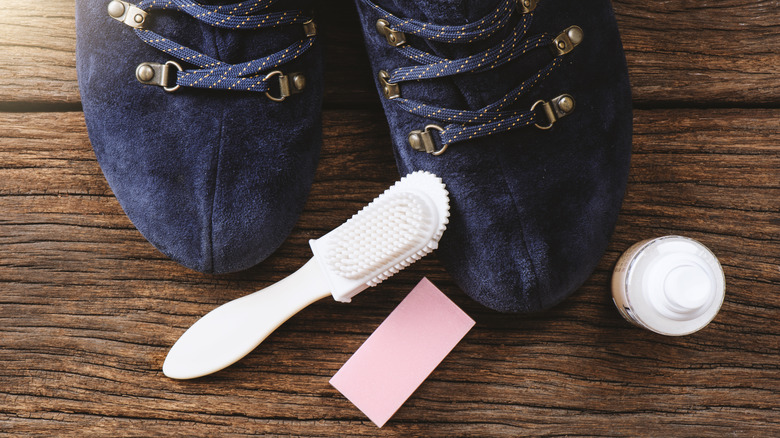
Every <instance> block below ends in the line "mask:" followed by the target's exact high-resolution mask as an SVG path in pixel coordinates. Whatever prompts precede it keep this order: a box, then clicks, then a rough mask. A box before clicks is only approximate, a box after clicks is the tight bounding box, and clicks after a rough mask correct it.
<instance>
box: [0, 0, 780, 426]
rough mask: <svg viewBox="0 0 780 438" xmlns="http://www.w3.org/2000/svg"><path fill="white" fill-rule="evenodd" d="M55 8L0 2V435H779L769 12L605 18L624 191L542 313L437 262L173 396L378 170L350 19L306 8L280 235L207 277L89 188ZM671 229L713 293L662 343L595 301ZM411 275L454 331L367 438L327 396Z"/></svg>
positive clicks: (288, 332)
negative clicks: (314, 116)
mask: <svg viewBox="0 0 780 438" xmlns="http://www.w3.org/2000/svg"><path fill="white" fill-rule="evenodd" d="M73 3H74V2H73V0H52V1H49V2H24V1H21V0H3V1H2V2H0V56H1V57H2V58H3V59H4V60H5V63H4V64H3V65H0V74H2V76H0V254H2V255H0V290H1V291H2V292H0V436H13V437H17V436H32V435H39V436H78V437H81V436H210V437H213V436H246V435H257V434H272V435H297V436H403V437H407V436H448V437H449V436H480V437H482V436H528V435H575V436H582V435H589V436H638V435H654V436H665V437H666V436H695V437H701V436H762V437H763V436H780V372H778V371H780V369H779V368H780V324H778V321H780V293H778V291H780V268H779V267H780V202H779V200H780V109H779V108H778V104H780V73H778V71H779V70H778V68H777V66H778V65H780V1H778V0H770V1H747V0H718V1H716V0H701V1H696V2H692V1H687V0H669V1H663V2H646V1H643V0H616V1H614V2H613V3H614V6H615V10H616V13H617V16H618V21H619V25H620V26H621V33H622V36H623V41H624V44H625V47H626V53H627V58H628V62H629V69H630V74H631V80H632V84H633V87H634V88H633V92H634V102H635V105H636V106H637V108H639V109H638V110H636V111H635V126H634V149H633V153H634V156H633V161H632V167H631V175H630V181H629V188H628V192H627V195H626V199H625V202H624V205H623V209H622V211H621V215H620V218H619V220H618V226H617V229H616V232H615V235H614V237H613V239H612V243H611V245H610V247H609V249H608V251H607V253H606V255H605V256H604V257H603V259H602V260H601V262H600V264H599V266H598V268H597V270H596V272H595V273H594V275H593V276H592V277H591V278H590V279H589V280H588V282H587V283H586V284H585V285H584V286H583V287H582V288H581V290H580V291H578V292H577V293H576V294H575V295H574V296H573V297H571V298H570V299H568V300H567V301H566V302H564V303H563V304H562V305H560V306H558V307H556V308H555V309H553V310H551V311H548V312H544V313H541V314H537V315H531V316H523V317H518V316H515V315H503V314H497V313H495V312H491V311H488V310H486V309H484V308H481V307H480V306H479V305H477V304H475V303H473V302H472V301H471V300H469V299H468V298H467V297H465V295H463V293H462V292H460V291H459V290H458V288H457V286H456V285H455V284H454V283H453V282H452V281H451V280H450V278H449V276H448V274H447V273H446V272H445V271H444V270H443V269H442V267H441V266H440V264H439V263H438V261H437V260H436V258H435V255H434V256H431V257H428V258H426V259H423V260H422V261H420V262H418V263H416V264H415V265H413V266H412V267H411V268H409V269H407V270H405V271H403V272H401V273H400V274H398V275H396V276H394V277H393V278H391V279H390V280H388V281H387V282H385V283H383V284H382V285H381V287H380V288H378V289H376V290H373V291H371V292H365V293H364V294H361V295H360V296H359V297H357V298H356V299H355V300H354V302H353V303H352V304H349V305H343V304H338V303H335V302H333V301H329V300H324V301H322V302H319V303H317V304H316V305H314V306H311V307H310V308H308V309H306V310H304V311H303V312H302V313H300V314H299V315H297V316H295V317H294V318H293V319H291V320H290V321H288V323H286V324H285V325H284V326H282V328H281V329H280V330H279V331H277V332H276V333H275V334H273V335H272V336H271V337H270V338H268V339H267V340H266V341H265V342H264V343H263V345H262V348H260V349H258V350H257V351H255V352H253V353H251V354H250V355H249V356H247V357H246V358H245V359H244V360H242V361H240V362H239V363H238V364H236V365H235V366H233V367H231V368H229V369H227V370H224V371H222V372H220V373H217V374H214V375H212V376H208V377H205V378H203V379H198V380H195V381H186V382H180V381H173V380H170V379H167V378H166V377H164V376H163V375H162V372H161V370H160V368H161V365H162V361H163V359H164V357H165V354H166V353H167V350H168V348H170V345H171V344H172V343H173V342H174V341H175V340H176V339H177V338H178V336H179V335H180V334H181V333H182V332H183V331H184V330H185V329H186V328H187V327H189V325H191V324H192V323H193V322H194V321H195V320H197V318H198V317H200V316H201V315H203V314H205V313H206V312H207V311H209V310H210V309H212V308H213V307H215V306H216V305H218V304H221V303H224V302H225V301H227V300H230V299H233V298H237V297H239V296H242V295H244V294H246V293H248V292H251V291H254V290H256V289H259V288H262V287H264V286H267V285H268V284H271V283H272V282H275V281H277V280H279V279H281V278H283V277H285V276H286V275H288V274H289V273H291V272H293V271H294V270H295V269H296V268H297V267H299V266H300V265H302V264H303V263H304V262H305V261H306V260H307V259H308V258H309V256H310V254H309V250H308V246H307V243H306V242H307V241H308V239H310V238H316V237H318V236H320V235H322V234H324V233H325V232H327V231H329V230H331V229H332V228H334V227H336V226H338V225H340V224H341V223H343V222H344V220H345V219H347V218H348V217H349V216H351V215H352V214H353V213H354V212H355V211H356V210H358V209H359V208H361V207H362V206H363V205H364V204H365V203H366V202H367V201H368V200H370V199H372V198H373V197H375V196H376V195H377V194H378V193H380V192H381V191H382V190H384V189H385V188H386V187H387V186H388V185H389V184H391V183H392V182H393V181H394V180H395V179H396V178H397V173H396V171H395V165H394V162H393V157H392V152H391V150H390V147H389V133H388V128H387V124H386V122H385V120H384V116H383V114H382V113H381V110H380V108H379V105H378V99H377V97H376V93H375V91H374V90H373V88H372V87H373V84H372V80H371V78H370V74H369V67H368V61H367V58H366V55H365V50H364V48H363V41H362V36H361V35H360V32H359V28H358V23H357V21H356V20H357V15H356V13H355V11H354V8H353V7H352V6H351V2H350V1H349V0H336V1H334V2H320V3H318V16H319V18H318V24H319V26H320V30H321V32H320V33H321V34H322V36H323V42H324V44H325V49H326V54H327V57H326V75H325V79H326V108H327V110H326V111H325V113H324V137H325V140H324V146H323V155H322V159H321V162H320V165H319V167H318V170H317V175H316V181H315V184H314V186H313V188H312V192H311V195H310V198H309V200H308V202H307V204H306V208H305V211H304V213H303V215H302V217H301V219H300V221H299V223H298V224H297V226H296V228H295V229H294V231H293V233H292V235H291V236H290V237H289V238H288V239H287V241H286V242H285V244H284V245H283V246H282V247H281V248H280V249H279V250H278V251H277V252H276V253H275V254H274V255H273V256H272V257H271V258H269V259H268V260H266V261H265V262H263V263H262V264H260V265H259V266H257V267H255V268H252V269H249V270H247V271H244V272H241V273H237V274H230V275H220V276H209V275H204V274H199V273H196V272H193V271H189V270H187V269H185V268H183V267H181V266H179V265H178V264H176V263H174V262H172V261H170V260H168V259H166V258H165V257H164V256H163V255H161V254H160V253H159V252H157V251H156V250H155V249H154V248H153V247H152V246H151V245H150V244H149V243H148V242H146V241H145V240H144V239H143V237H141V235H140V234H139V233H138V231H137V230H135V228H134V227H133V226H132V224H131V223H130V221H129V220H128V219H127V217H126V216H125V215H124V214H123V212H122V210H121V208H120V207H119V204H118V203H117V201H116V199H115V198H114V196H113V194H112V193H111V190H110V189H109V187H108V185H107V184H106V182H105V180H104V178H103V176H102V174H101V172H100V169H99V167H98V165H97V163H96V161H95V158H94V154H93V153H92V150H91V148H90V145H89V141H88V139H87V135H86V132H85V127H84V122H83V115H82V114H81V113H80V112H79V105H80V104H79V97H78V89H77V84H76V75H75V68H74V67H75V56H74V53H73V50H74V47H75V31H74V29H73V27H74V19H73ZM712 107H715V108H716V109H707V108H712ZM730 107H733V108H730ZM690 108H698V109H690ZM3 111H5V112H3ZM345 167H348V168H349V169H350V172H349V173H348V174H345V172H344V168H345ZM672 233H675V234H682V235H686V236H689V237H693V238H696V239H698V240H700V241H702V242H703V243H705V244H706V245H708V246H709V247H710V248H711V249H712V250H713V251H714V252H715V254H716V255H717V256H718V257H719V259H720V261H721V263H722V264H723V266H724V269H725V271H726V279H727V295H726V301H725V303H724V306H723V309H722V311H721V313H720V314H719V315H718V317H717V318H716V319H715V321H714V322H713V323H712V324H711V325H710V326H709V327H707V328H706V329H705V330H703V331H701V332H699V333H696V334H694V335H691V336H686V337H680V338H668V337H662V336H659V335H654V334H652V333H649V332H646V331H642V330H640V329H637V328H634V327H632V326H630V325H629V324H628V323H626V322H625V321H623V320H622V319H621V318H620V316H619V315H618V313H617V312H616V311H615V309H614V306H613V304H612V303H611V300H610V295H609V278H610V273H611V269H612V267H613V266H614V263H615V261H616V260H617V258H618V256H619V255H620V253H621V252H622V251H624V250H625V249H626V248H627V247H628V246H630V245H631V244H633V243H634V242H636V241H638V240H642V239H645V238H650V237H655V236H660V235H665V234H672ZM423 275H425V276H428V277H429V278H430V279H431V280H432V281H434V283H436V284H437V285H438V286H439V287H440V288H441V289H442V290H443V291H444V292H445V293H446V294H447V295H448V296H450V297H451V298H452V299H453V300H454V301H455V302H456V303H457V304H458V305H459V306H461V307H462V308H463V309H464V310H466V312H467V313H469V314H470V315H471V316H472V317H473V318H474V319H475V320H476V321H477V325H476V327H475V328H474V329H473V330H472V331H471V332H470V333H469V334H468V335H467V337H466V338H465V339H464V341H463V342H462V343H461V344H459V345H458V346H457V347H456V349H455V350H454V351H453V353H452V354H451V355H450V356H448V357H447V359H445V361H444V362H443V363H442V364H441V366H439V367H438V368H437V369H436V371H434V373H433V374H432V375H431V376H430V378H429V379H428V380H426V382H425V383H424V384H423V385H422V386H421V387H420V389H419V390H418V391H417V392H415V394H414V395H413V396H412V397H411V398H410V400H409V401H408V402H407V403H406V404H405V405H404V406H403V407H402V408H401V410H400V411H399V412H398V413H397V414H396V415H395V416H394V417H393V419H391V421H390V422H389V423H388V424H387V425H386V426H385V427H384V428H382V429H377V428H376V427H375V426H374V425H373V424H372V423H370V422H369V421H368V420H367V419H366V418H365V417H364V416H363V415H362V414H361V413H360V412H359V411H358V410H357V409H356V408H355V407H354V406H352V405H351V404H350V403H349V402H348V401H347V400H345V399H344V397H343V396H341V395H340V394H339V393H338V392H337V391H336V390H335V389H333V388H332V387H331V386H330V385H329V384H328V380H329V378H330V377H331V376H332V375H333V374H334V373H335V372H336V370H338V369H339V367H340V366H341V365H342V364H343V363H344V362H345V361H346V359H347V358H348V357H349V356H350V355H351V354H352V353H353V352H354V351H355V350H356V349H357V348H358V346H359V345H360V344H361V343H362V342H363V341H364V340H365V339H366V337H367V336H368V335H369V334H370V333H371V332H372V331H373V330H374V329H375V328H376V326H377V325H378V324H379V323H380V322H381V321H382V320H383V319H384V318H385V317H386V316H387V315H388V314H389V312H390V311H391V310H392V309H393V308H394V307H395V306H396V305H397V304H398V302H400V300H401V299H402V298H403V297H404V296H405V294H406V293H407V292H408V291H409V290H410V289H411V288H412V287H413V286H414V284H416V282H417V281H418V280H419V279H420V278H421V277H422V276H423Z"/></svg>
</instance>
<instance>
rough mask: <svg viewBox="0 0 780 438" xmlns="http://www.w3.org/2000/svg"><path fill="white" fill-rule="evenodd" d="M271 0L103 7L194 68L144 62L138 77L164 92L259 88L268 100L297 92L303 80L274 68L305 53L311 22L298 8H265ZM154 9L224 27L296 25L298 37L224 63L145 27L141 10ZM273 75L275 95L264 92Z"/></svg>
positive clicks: (312, 33) (147, 0)
mask: <svg viewBox="0 0 780 438" xmlns="http://www.w3.org/2000/svg"><path fill="white" fill-rule="evenodd" d="M277 1H278V0H250V1H246V2H241V3H234V4H229V5H203V4H199V3H196V2H194V1H191V0H164V1H161V0H142V1H141V2H140V3H138V4H136V5H133V4H130V3H127V2H123V1H118V0H114V1H112V2H111V3H110V4H109V7H108V11H109V15H111V16H112V17H113V18H115V19H117V20H119V21H122V22H124V23H126V24H128V25H130V26H132V27H133V28H134V30H135V33H136V35H138V37H139V38H140V39H141V40H142V41H143V42H144V43H146V44H148V45H150V46H152V47H154V48H156V49H158V50H160V51H161V52H163V53H166V54H168V55H170V56H172V57H175V58H177V59H179V60H180V61H182V62H183V63H186V64H190V65H193V66H196V67H197V68H194V69H184V68H182V67H181V65H180V64H178V63H176V62H173V61H168V62H166V63H165V64H156V63H145V64H141V65H139V67H138V69H137V70H136V76H137V77H138V79H139V81H141V82H143V83H149V84H154V85H160V86H163V87H164V88H165V89H166V90H167V91H174V90H176V89H178V88H179V87H193V88H207V89H221V90H242V91H256V92H265V93H266V95H268V96H269V98H272V99H273V100H284V98H285V97H287V96H288V95H289V94H294V93H295V92H299V91H301V90H302V89H303V86H304V85H305V79H303V77H302V75H301V74H296V76H293V75H285V74H284V73H283V72H281V71H278V70H274V69H277V68H279V67H280V66H281V65H283V64H285V63H288V62H290V61H292V60H294V59H296V58H298V57H299V56H301V55H302V54H303V53H304V52H306V51H307V50H308V49H309V48H310V47H311V46H312V44H313V43H314V40H315V38H316V27H315V26H314V22H313V21H312V19H311V17H308V16H306V15H305V14H304V13H303V12H302V11H294V10H291V11H281V12H265V11H266V10H267V9H268V8H269V7H271V6H272V5H273V4H275V3H277ZM112 8H113V9H112ZM154 10H173V11H179V12H183V13H185V14H187V15H189V16H191V17H192V18H194V19H196V20H198V21H200V22H202V23H206V24H208V25H211V26H214V27H219V28H224V29H236V30H238V29H261V28H272V27H278V26H284V25H294V24H299V25H301V26H302V34H303V38H302V39H301V40H300V41H298V42H296V43H294V44H292V45H290V46H289V47H287V48H285V49H282V50H280V51H278V52H276V53H273V54H271V55H268V56H265V57H262V58H259V59H255V60H252V61H248V62H243V63H240V64H228V63H225V62H222V61H220V60H217V59H214V58H212V57H210V56H207V55H204V54H202V53H199V52H198V51H196V50H193V49H190V48H188V47H186V46H183V45H181V44H179V43H176V42H174V41H171V40H169V39H167V38H165V37H163V36H161V35H159V34H157V33H156V32H154V31H152V30H149V29H147V28H145V26H144V24H145V23H146V22H147V15H149V14H150V12H151V11H154ZM168 67H171V68H174V69H176V75H175V81H171V80H169V79H168V76H169V74H168V70H167V68H168ZM163 68H166V70H163ZM155 74H156V75H157V78H156V79H155ZM274 78H278V79H279V90H278V91H276V90H275V93H276V94H277V96H271V94H270V91H271V89H272V88H275V87H271V86H270V85H271V84H272V83H274V82H275V81H274V80H272V79H274ZM168 82H170V83H168Z"/></svg>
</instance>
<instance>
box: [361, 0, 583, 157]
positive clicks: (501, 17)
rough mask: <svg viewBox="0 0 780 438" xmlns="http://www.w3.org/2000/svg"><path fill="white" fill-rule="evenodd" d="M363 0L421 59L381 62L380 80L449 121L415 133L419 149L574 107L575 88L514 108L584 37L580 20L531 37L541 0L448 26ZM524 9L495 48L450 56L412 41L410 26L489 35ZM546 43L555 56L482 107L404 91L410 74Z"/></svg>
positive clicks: (430, 33)
mask: <svg viewBox="0 0 780 438" xmlns="http://www.w3.org/2000/svg"><path fill="white" fill-rule="evenodd" d="M361 1H363V2H364V3H365V4H366V5H368V6H370V7H371V8H373V9H375V10H376V12H377V13H378V14H379V15H380V17H381V18H380V19H379V20H378V21H377V31H378V32H379V33H380V34H381V35H383V36H384V37H385V38H386V39H387V41H388V43H389V44H390V45H391V46H394V47H397V49H398V52H399V53H400V54H401V55H403V56H405V57H406V58H408V59H409V60H411V61H413V62H415V63H416V64H419V65H413V66H407V67H398V68H395V69H391V70H390V71H385V70H381V71H380V72H379V82H380V84H381V85H382V87H383V93H384V95H385V97H386V98H387V99H391V100H392V102H394V103H396V104H397V105H398V106H399V107H400V108H401V109H403V110H404V111H407V112H409V113H412V114H415V115H418V116H420V117H423V118H426V119H431V120H435V121H438V122H441V123H442V124H445V126H439V125H436V124H430V125H427V126H426V127H425V128H424V129H422V130H415V131H412V132H411V133H410V134H409V144H410V146H411V147H413V148H414V149H416V150H420V151H425V152H428V153H431V154H434V155H440V154H441V153H443V152H444V151H445V150H446V149H447V147H448V146H449V145H451V144H453V143H456V142H460V141H465V140H470V139H473V138H478V137H483V136H487V135H492V134H497V133H501V132H506V131H509V130H512V129H517V128H521V127H525V126H530V125H536V126H537V127H538V128H540V129H549V128H550V127H552V124H553V123H554V122H555V121H556V120H557V119H559V118H560V117H563V116H566V115H568V114H569V113H571V112H572V111H573V110H574V98H573V97H572V96H570V95H568V94H564V95H561V96H558V97H555V98H553V99H551V100H549V101H543V100H540V101H537V102H536V103H535V104H534V105H533V106H532V107H531V108H530V109H529V110H526V111H512V110H506V108H507V107H509V106H510V105H512V104H514V103H515V102H517V100H518V99H519V98H521V97H522V96H524V95H525V94H526V93H527V92H528V91H529V90H530V89H531V88H532V87H533V86H534V85H535V84H537V83H538V82H540V81H541V80H543V79H544V78H545V77H547V76H548V75H549V74H550V73H551V72H552V71H553V70H554V69H555V68H557V67H558V66H560V65H561V64H562V56H564V55H565V54H566V53H569V52H570V51H571V50H572V49H573V48H574V47H575V46H577V45H578V44H579V43H580V42H581V41H582V37H583V33H582V29H580V28H579V27H577V26H571V27H569V28H568V29H565V30H564V31H563V32H562V33H561V34H559V35H558V36H553V35H549V34H546V33H544V34H540V35H534V36H530V37H527V38H526V34H527V31H528V28H529V26H530V25H531V20H532V19H533V10H534V9H535V7H536V3H537V0H502V1H501V3H500V4H499V5H498V7H497V8H496V9H495V10H494V11H493V12H491V13H490V14H488V15H486V16H485V17H483V18H481V19H480V20H477V21H475V22H472V23H468V24H465V25H447V26H444V25H437V24H434V23H426V22H422V21H419V20H414V19H410V18H399V17H397V16H395V15H393V14H391V13H390V12H388V11H386V10H384V9H382V8H381V7H379V6H378V5H376V4H374V3H372V2H371V1H370V0H361ZM516 12H517V13H521V14H522V16H521V17H520V18H519V19H518V20H517V24H516V25H515V27H514V29H513V30H512V32H511V33H510V34H509V35H508V36H507V37H506V38H504V39H503V40H502V41H500V42H499V43H497V44H496V45H495V46H493V47H490V48H489V49H487V50H484V51H481V52H479V53H475V54H473V55H470V56H467V57H465V58H459V59H446V58H442V57H440V56H436V55H434V54H431V53H428V52H425V51H423V50H420V49H417V48H415V47H413V46H411V45H409V44H407V43H406V35H407V34H409V35H414V36H416V37H419V38H423V39H426V40H430V41H437V42H442V43H458V44H468V43H473V42H476V41H481V40H485V39H487V38H489V37H490V36H492V35H494V34H495V33H496V32H498V31H499V30H500V29H502V28H505V27H506V26H507V25H508V24H509V23H510V22H511V21H512V16H513V14H515V13H516ZM541 47H550V48H551V49H552V50H553V55H554V56H553V59H552V61H550V62H549V63H548V64H547V65H546V66H544V67H543V68H542V69H541V70H539V71H538V72H536V73H535V74H534V75H532V76H531V77H530V78H528V79H526V80H525V81H523V82H522V83H521V84H519V85H518V86H517V87H515V88H514V89H512V90H511V91H509V92H508V93H507V94H505V95H504V96H503V97H502V98H501V99H499V100H498V101H496V102H494V103H492V104H490V105H487V106H485V107H483V108H480V109H477V110H464V109H450V108H441V107H439V106H436V105H432V104H428V103H425V102H421V101H419V100H415V99H413V98H408V97H402V95H401V94H402V93H401V92H400V88H399V84H401V83H403V82H406V81H417V80H424V79H433V78H443V77H447V76H454V75H460V74H465V73H479V72H483V71H487V70H491V69H494V68H496V67H499V66H502V65H504V64H506V63H508V62H510V61H512V60H515V59H517V58H519V57H521V56H522V55H523V54H525V53H528V52H530V51H531V50H535V49H538V48H541ZM434 132H438V141H436V140H434V137H433V135H432V134H433V133H434Z"/></svg>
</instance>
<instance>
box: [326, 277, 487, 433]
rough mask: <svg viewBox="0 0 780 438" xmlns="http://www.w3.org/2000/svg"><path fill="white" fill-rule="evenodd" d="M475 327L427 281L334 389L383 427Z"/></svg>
mask: <svg viewBox="0 0 780 438" xmlns="http://www.w3.org/2000/svg"><path fill="white" fill-rule="evenodd" d="M473 326H474V320H473V319H471V318H470V317H469V316H468V315H466V313H465V312H463V311H462V310H461V309H460V308H459V307H458V306H457V305H455V303H453V302H452V301H450V299H449V298H447V296H446V295H444V294H443V293H442V292H441V291H440V290H439V289H437V288H436V286H434V285H433V283H431V282H430V281H429V280H428V279H427V278H423V279H422V280H421V281H420V283H418V284H417V286H415V288H414V289H412V291H411V292H409V295H407V296H406V298H404V300H403V301H401V303H400V304H399V305H398V307H396V308H395V310H393V312H392V313H390V316H388V317H387V319H385V321H384V322H383V323H382V324H380V325H379V327H378V328H377V329H376V331H375V332H374V333H373V334H372V335H371V336H369V337H368V339H367V340H366V342H365V343H363V345H362V346H360V348H358V350H357V351H356V352H355V354H353V355H352V357H351V358H349V360H348V361H347V363H345V364H344V366H342V367H341V369H340V370H339V371H338V372H337V373H336V375H335V376H333V378H331V379H330V384H331V385H333V386H334V387H335V388H336V389H338V390H339V392H341V393H342V394H344V396H345V397H346V398H347V399H349V401H351V402H352V404H354V405H355V406H357V407H358V409H360V410H361V411H363V413H364V414H366V416H367V417H368V418H369V419H370V420H371V421H373V422H374V424H376V425H377V426H379V427H382V426H383V425H384V424H385V423H386V422H387V420H389V419H390V417H392V416H393V414H395V412H396V411H397V410H398V408H400V407H401V405H402V404H403V403H404V402H405V401H406V399H408V398H409V396H410V395H412V393H413V392H414V390H415V389H417V387H418V386H420V384H421V383H422V382H423V381H424V380H425V379H426V378H427V377H428V375H430V374H431V372H432V371H433V370H434V369H435V368H436V366H437V365H439V363H440V362H441V361H442V360H443V359H444V358H445V357H446V356H447V354H448V353H449V352H450V351H452V349H453V348H455V345H457V344H458V342H460V340H461V339H463V337H464V336H466V333H468V331H469V330H471V327H473Z"/></svg>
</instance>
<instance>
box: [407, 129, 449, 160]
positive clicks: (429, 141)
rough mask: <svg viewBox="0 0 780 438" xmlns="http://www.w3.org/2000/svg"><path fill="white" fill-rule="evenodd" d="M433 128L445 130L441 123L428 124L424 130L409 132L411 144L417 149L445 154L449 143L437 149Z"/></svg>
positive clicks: (440, 130)
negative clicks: (432, 133) (432, 132)
mask: <svg viewBox="0 0 780 438" xmlns="http://www.w3.org/2000/svg"><path fill="white" fill-rule="evenodd" d="M431 130H436V131H439V132H444V128H442V127H441V126H439V125H427V126H425V129H424V130H422V131H419V130H416V131H412V132H410V133H409V146H411V147H412V149H414V150H416V151H420V152H427V153H429V154H431V155H436V156H439V155H441V154H443V153H444V151H446V150H447V147H449V144H445V145H444V146H442V147H441V149H439V150H438V151H437V150H436V142H435V141H434V140H433V135H431Z"/></svg>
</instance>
